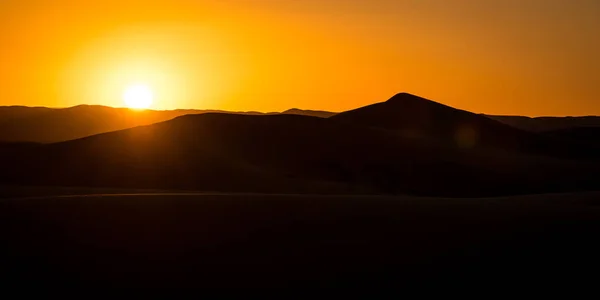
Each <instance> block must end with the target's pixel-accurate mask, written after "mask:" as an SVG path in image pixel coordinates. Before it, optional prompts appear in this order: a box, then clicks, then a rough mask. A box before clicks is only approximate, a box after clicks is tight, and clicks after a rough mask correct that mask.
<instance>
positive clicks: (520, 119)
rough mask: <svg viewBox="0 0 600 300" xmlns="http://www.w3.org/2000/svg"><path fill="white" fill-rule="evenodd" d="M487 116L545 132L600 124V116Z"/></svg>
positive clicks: (524, 128) (511, 124) (515, 125)
mask: <svg viewBox="0 0 600 300" xmlns="http://www.w3.org/2000/svg"><path fill="white" fill-rule="evenodd" d="M485 116H486V117H488V118H491V119H493V120H496V121H499V122H502V123H504V124H507V125H510V126H513V127H516V128H519V129H523V130H527V131H531V132H545V131H554V130H561V129H568V128H580V127H594V126H600V117H598V116H582V117H535V118H531V117H524V116H496V115H485Z"/></svg>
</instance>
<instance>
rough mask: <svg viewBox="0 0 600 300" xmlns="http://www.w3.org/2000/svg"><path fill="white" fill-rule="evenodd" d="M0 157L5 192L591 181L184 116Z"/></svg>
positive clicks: (343, 127)
mask: <svg viewBox="0 0 600 300" xmlns="http://www.w3.org/2000/svg"><path fill="white" fill-rule="evenodd" d="M2 149H3V152H2V155H0V164H2V165H3V168H2V169H1V170H0V183H3V184H35V185H59V186H88V187H90V186H97V187H123V188H124V187H127V188H154V189H188V190H189V189H193V190H205V191H226V192H268V193H275V192H277V193H343V194H356V193H358V194H361V193H408V194H417V195H436V196H482V195H500V194H518V193H529V192H541V191H567V190H582V189H590V186H593V185H594V184H595V182H594V178H595V175H598V174H596V173H594V172H596V171H597V168H595V167H594V165H588V164H579V163H574V162H568V161H564V162H563V161H560V160H557V159H549V158H539V157H532V156H526V155H521V154H507V153H488V152H481V151H475V150H464V149H458V148H456V149H449V148H442V147H438V146H436V145H432V144H430V143H425V142H422V141H420V140H414V139H408V138H404V137H401V136H399V135H397V134H395V133H394V132H392V131H385V130H379V129H376V128H370V127H368V126H361V125H357V124H351V123H347V122H340V121H336V120H334V119H332V118H328V119H324V118H318V117H308V116H298V115H269V116H251V115H234V114H214V113H208V114H201V115H186V116H181V117H177V118H175V119H173V120H170V121H166V122H161V123H158V124H153V125H148V126H141V127H136V128H131V129H126V130H121V131H116V132H110V133H105V134H100V135H94V136H91V137H86V138H82V139H77V140H72V141H67V142H62V143H55V144H49V145H36V144H32V145H27V144H21V145H20V146H19V147H17V148H14V147H12V148H11V147H3V148H1V149H0V150H2Z"/></svg>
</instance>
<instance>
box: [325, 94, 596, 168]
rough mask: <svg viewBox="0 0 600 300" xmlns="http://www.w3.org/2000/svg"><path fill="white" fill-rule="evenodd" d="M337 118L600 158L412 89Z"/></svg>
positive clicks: (445, 140) (408, 133)
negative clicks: (427, 96)
mask: <svg viewBox="0 0 600 300" xmlns="http://www.w3.org/2000/svg"><path fill="white" fill-rule="evenodd" d="M331 119H333V120H337V121H341V122H346V123H352V124H360V125H364V126H370V127H375V128H381V129H385V130H390V131H393V132H396V133H397V134H399V135H401V136H404V137H410V138H415V139H421V140H426V141H430V142H432V143H436V144H440V145H444V146H446V147H457V148H462V149H497V150H502V151H511V152H519V153H530V154H535V155H540V154H542V155H549V156H560V157H570V158H578V157H600V153H599V152H598V151H597V150H598V149H587V148H585V147H581V146H582V145H573V144H569V143H565V142H563V141H561V140H556V139H554V138H553V137H549V136H541V135H537V134H534V133H531V132H527V131H524V130H521V129H518V128H514V127H511V126H508V125H506V124H503V123H501V122H498V121H495V120H492V119H490V118H487V117H485V116H482V115H478V114H474V113H471V112H468V111H464V110H460V109H456V108H453V107H449V106H446V105H443V104H440V103H437V102H434V101H431V100H428V99H425V98H422V97H418V96H415V95H411V94H408V93H400V94H397V95H395V96H393V97H392V98H390V99H389V100H388V101H386V102H381V103H375V104H372V105H369V106H365V107H361V108H358V109H355V110H350V111H346V112H342V113H339V114H337V115H335V116H332V117H331Z"/></svg>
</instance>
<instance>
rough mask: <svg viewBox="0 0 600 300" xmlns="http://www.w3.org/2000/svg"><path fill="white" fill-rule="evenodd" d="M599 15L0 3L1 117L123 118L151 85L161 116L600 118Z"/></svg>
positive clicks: (482, 9) (434, 5)
mask: <svg viewBox="0 0 600 300" xmlns="http://www.w3.org/2000/svg"><path fill="white" fill-rule="evenodd" d="M99 2H101V3H99ZM598 16H600V2H598V1H595V0H580V1H568V0H552V1H543V0H529V1H517V0H502V1H500V0H493V1H476V0H457V1H443V0H439V1H436V0H421V1H411V0H370V1H366V0H364V1H360V0H329V1H322V0H321V1H319V0H304V1H278V0H255V1H244V0H231V1H204V0H199V1H188V0H170V1H166V0H158V1H152V2H149V1H140V0H132V1H122V0H121V1H115V0H106V1H98V3H90V2H87V1H85V2H83V1H71V0H56V1H42V0H19V1H16V0H5V1H2V2H0V42H1V43H2V45H3V47H0V65H2V68H0V80H1V82H2V83H3V88H2V89H0V105H26V106H49V107H68V106H74V105H79V104H97V105H107V106H116V107H119V106H123V100H122V98H123V97H122V96H123V93H124V91H127V90H128V89H130V87H131V86H135V85H138V84H143V85H147V86H148V87H149V88H150V89H151V93H152V95H151V96H152V99H153V102H152V106H151V107H150V108H152V109H159V110H164V109H176V108H183V109H187V108H190V109H221V110H230V111H263V112H270V111H283V110H286V109H289V108H292V107H298V108H302V109H315V110H328V111H344V110H348V109H353V108H356V107H360V106H364V105H368V104H371V103H375V102H380V101H385V100H386V99H388V98H389V97H390V96H392V95H394V94H395V93H397V92H401V91H406V92H410V93H412V94H416V95H419V96H423V97H426V98H428V99H432V100H435V101H438V102H441V103H443V104H446V105H449V106H453V107H457V108H461V109H465V110H469V111H473V112H478V113H488V114H502V115H528V116H540V115H556V116H564V115H600V101H598V100H600V85H598V84H597V82H596V81H597V74H596V73H597V71H598V70H600V56H598V54H597V53H600V40H599V39H598V38H597V36H600V18H598ZM139 97H141V98H139ZM144 97H146V98H150V96H144V93H141V94H139V95H138V99H137V100H136V101H143V100H144Z"/></svg>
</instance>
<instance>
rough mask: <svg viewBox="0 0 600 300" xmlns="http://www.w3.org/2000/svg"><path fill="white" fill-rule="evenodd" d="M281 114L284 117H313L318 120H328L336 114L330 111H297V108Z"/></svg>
mask: <svg viewBox="0 0 600 300" xmlns="http://www.w3.org/2000/svg"><path fill="white" fill-rule="evenodd" d="M282 114H285V115H301V116H313V117H320V118H329V117H331V116H334V115H336V113H334V112H330V111H324V110H307V109H298V108H292V109H288V110H286V111H284V112H282Z"/></svg>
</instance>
